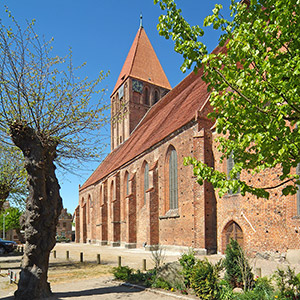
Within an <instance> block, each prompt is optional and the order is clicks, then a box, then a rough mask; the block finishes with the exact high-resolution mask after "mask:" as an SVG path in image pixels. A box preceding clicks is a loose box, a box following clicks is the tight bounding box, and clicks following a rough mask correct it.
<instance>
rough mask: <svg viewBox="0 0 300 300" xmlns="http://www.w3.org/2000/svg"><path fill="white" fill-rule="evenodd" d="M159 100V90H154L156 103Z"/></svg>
mask: <svg viewBox="0 0 300 300" xmlns="http://www.w3.org/2000/svg"><path fill="white" fill-rule="evenodd" d="M158 100H159V95H158V91H155V92H154V104H155V103H156V102H157V101H158Z"/></svg>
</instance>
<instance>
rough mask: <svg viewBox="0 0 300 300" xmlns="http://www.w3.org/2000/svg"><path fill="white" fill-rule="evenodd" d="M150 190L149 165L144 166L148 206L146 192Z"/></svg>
mask: <svg viewBox="0 0 300 300" xmlns="http://www.w3.org/2000/svg"><path fill="white" fill-rule="evenodd" d="M148 189H149V165H148V163H147V162H146V163H145V165H144V204H146V191H147V190H148Z"/></svg>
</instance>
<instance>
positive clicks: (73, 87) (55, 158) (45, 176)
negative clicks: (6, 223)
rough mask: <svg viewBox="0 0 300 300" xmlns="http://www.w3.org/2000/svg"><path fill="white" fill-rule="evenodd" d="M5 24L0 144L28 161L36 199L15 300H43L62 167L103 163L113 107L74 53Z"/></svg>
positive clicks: (0, 40) (0, 47) (31, 195)
mask: <svg viewBox="0 0 300 300" xmlns="http://www.w3.org/2000/svg"><path fill="white" fill-rule="evenodd" d="M7 13H8V15H9V17H10V21H11V22H10V23H9V25H5V24H3V22H2V21H1V20H0V141H1V143H3V144H5V145H9V146H10V145H14V146H15V147H17V148H18V149H19V150H20V153H22V161H24V167H25V169H26V172H27V183H28V197H27V199H26V210H25V212H24V214H23V216H22V229H23V228H24V232H25V234H24V236H25V242H26V243H25V251H24V256H23V259H22V265H21V273H20V280H19V282H18V289H17V291H16V292H15V299H30V298H32V299H41V298H46V297H49V296H50V295H51V289H50V284H49V283H48V281H47V280H48V266H49V255H50V252H51V250H52V249H53V247H54V246H55V242H56V240H55V234H56V226H57V223H58V218H59V215H60V214H61V210H62V199H61V197H60V193H59V190H60V186H59V183H58V180H57V177H56V167H57V165H58V166H62V167H65V168H66V167H67V168H70V167H72V166H73V167H74V165H73V164H72V162H74V161H75V160H78V161H79V162H80V161H82V160H86V159H88V158H91V157H97V156H98V154H99V153H100V152H101V135H100V134H99V128H100V127H101V126H103V125H104V123H105V122H106V115H105V111H106V108H107V105H106V104H105V102H104V101H103V94H101V96H100V97H99V99H94V98H93V97H92V96H93V95H94V94H98V95H99V94H100V93H101V92H104V91H103V90H98V84H99V83H100V82H101V80H102V79H103V78H104V77H105V75H104V74H103V72H100V74H99V76H98V77H97V78H96V79H95V80H89V79H88V78H87V77H86V78H83V79H81V78H79V77H78V75H77V74H78V69H80V68H81V67H82V66H80V67H79V68H74V67H73V63H72V51H71V50H70V52H69V54H68V55H67V56H66V57H59V56H56V55H53V53H52V47H51V41H50V42H46V41H45V40H44V39H43V38H40V37H39V36H38V34H37V33H36V32H35V30H34V21H33V22H29V23H28V24H27V27H26V28H25V29H23V28H21V27H20V26H19V24H18V23H17V22H16V21H15V19H14V17H13V16H12V15H11V13H10V12H9V11H7Z"/></svg>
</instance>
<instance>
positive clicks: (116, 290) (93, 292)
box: [7, 285, 143, 300]
mask: <svg viewBox="0 0 300 300" xmlns="http://www.w3.org/2000/svg"><path fill="white" fill-rule="evenodd" d="M142 291H143V290H142V289H138V288H133V287H126V286H124V285H119V286H109V287H101V288H95V289H90V290H83V291H73V292H61V293H53V296H51V297H50V298H48V299H49V300H50V299H51V300H60V299H61V300H62V299H67V298H72V297H74V298H75V297H84V296H97V295H104V294H120V293H130V294H131V293H139V292H142ZM8 299H10V298H7V300H8Z"/></svg>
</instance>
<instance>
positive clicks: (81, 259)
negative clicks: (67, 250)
mask: <svg viewBox="0 0 300 300" xmlns="http://www.w3.org/2000/svg"><path fill="white" fill-rule="evenodd" d="M80 262H81V263H82V262H83V252H80Z"/></svg>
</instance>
